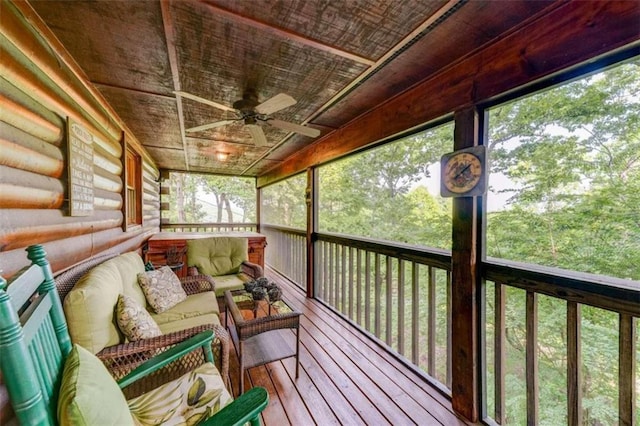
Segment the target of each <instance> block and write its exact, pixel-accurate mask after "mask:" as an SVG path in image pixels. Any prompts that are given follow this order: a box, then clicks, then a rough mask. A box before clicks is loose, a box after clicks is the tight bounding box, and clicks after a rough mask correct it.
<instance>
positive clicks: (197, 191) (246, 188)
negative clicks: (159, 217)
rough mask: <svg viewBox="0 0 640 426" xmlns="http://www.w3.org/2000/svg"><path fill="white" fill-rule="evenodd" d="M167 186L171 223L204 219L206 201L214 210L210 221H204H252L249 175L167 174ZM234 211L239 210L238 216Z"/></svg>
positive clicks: (253, 200)
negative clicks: (168, 175)
mask: <svg viewBox="0 0 640 426" xmlns="http://www.w3.org/2000/svg"><path fill="white" fill-rule="evenodd" d="M168 185H169V188H170V195H169V203H170V213H169V220H170V222H172V223H202V222H203V221H205V220H206V218H207V209H206V204H213V210H214V212H215V213H214V217H213V220H212V219H208V221H213V222H217V223H238V222H255V220H256V217H255V212H256V189H255V180H254V179H252V178H242V177H236V176H216V175H201V174H192V173H171V175H170V179H169V181H168ZM207 195H208V196H207ZM208 200H211V201H212V202H209V201H208ZM234 211H236V212H238V211H239V212H241V214H240V216H238V214H234Z"/></svg>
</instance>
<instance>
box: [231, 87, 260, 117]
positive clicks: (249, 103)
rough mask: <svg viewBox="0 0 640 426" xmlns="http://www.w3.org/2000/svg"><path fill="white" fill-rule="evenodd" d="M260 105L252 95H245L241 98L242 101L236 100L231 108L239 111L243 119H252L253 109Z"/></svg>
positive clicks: (254, 113)
mask: <svg viewBox="0 0 640 426" xmlns="http://www.w3.org/2000/svg"><path fill="white" fill-rule="evenodd" d="M258 105H260V102H258V97H257V96H256V95H255V94H253V93H245V94H244V95H243V96H242V99H240V100H237V101H235V102H234V103H233V107H234V108H235V109H237V110H238V111H240V112H241V113H242V115H243V116H244V117H247V116H249V117H253V116H256V115H257V113H256V112H255V110H254V109H255V107H256V106H258Z"/></svg>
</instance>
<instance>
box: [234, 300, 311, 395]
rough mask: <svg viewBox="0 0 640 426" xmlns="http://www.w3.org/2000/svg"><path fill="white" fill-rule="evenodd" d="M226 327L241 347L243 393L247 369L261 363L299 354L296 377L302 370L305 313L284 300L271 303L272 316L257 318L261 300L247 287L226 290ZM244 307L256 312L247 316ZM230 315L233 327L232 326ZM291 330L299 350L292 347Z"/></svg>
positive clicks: (241, 391)
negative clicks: (301, 323) (301, 352)
mask: <svg viewBox="0 0 640 426" xmlns="http://www.w3.org/2000/svg"><path fill="white" fill-rule="evenodd" d="M224 297H225V302H226V303H225V305H226V306H225V320H224V321H225V326H226V327H227V328H228V329H229V334H230V335H231V340H232V341H233V344H234V345H235V347H236V348H237V350H238V358H239V362H240V393H243V392H244V372H245V370H246V369H248V368H251V367H256V366H258V365H263V364H268V363H270V362H273V361H278V360H281V359H284V358H289V357H293V356H295V357H296V378H298V375H299V372H300V315H301V313H300V312H299V311H297V310H296V309H295V308H293V307H292V306H291V305H290V304H289V303H287V302H286V301H284V300H279V301H277V302H274V303H272V304H271V306H270V308H271V309H270V310H269V313H270V315H266V316H259V317H257V318H256V317H255V312H256V310H257V306H256V304H257V303H260V302H255V301H254V300H253V298H252V297H251V294H250V293H247V292H246V291H244V290H236V291H231V290H227V291H225V292H224ZM242 310H250V311H252V312H253V313H254V318H253V319H248V320H247V319H245V318H244V317H243V315H242ZM229 315H231V317H232V318H233V327H229ZM287 329H295V330H296V337H295V342H296V343H295V349H294V348H292V347H291V344H290V340H291V335H290V333H287Z"/></svg>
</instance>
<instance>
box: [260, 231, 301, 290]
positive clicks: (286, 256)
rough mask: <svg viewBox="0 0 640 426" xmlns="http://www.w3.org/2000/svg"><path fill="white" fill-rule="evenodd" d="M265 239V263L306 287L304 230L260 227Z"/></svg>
mask: <svg viewBox="0 0 640 426" xmlns="http://www.w3.org/2000/svg"><path fill="white" fill-rule="evenodd" d="M260 233H262V234H263V235H265V236H266V237H267V247H266V248H265V262H266V263H267V264H268V265H269V266H270V267H272V268H273V269H275V270H276V271H278V272H279V273H280V274H282V275H284V276H285V277H287V278H288V279H289V280H290V281H292V282H293V283H295V284H296V285H298V286H300V287H301V288H303V289H304V288H306V287H307V233H306V231H305V230H304V229H296V228H289V227H285V226H277V225H265V224H261V225H260Z"/></svg>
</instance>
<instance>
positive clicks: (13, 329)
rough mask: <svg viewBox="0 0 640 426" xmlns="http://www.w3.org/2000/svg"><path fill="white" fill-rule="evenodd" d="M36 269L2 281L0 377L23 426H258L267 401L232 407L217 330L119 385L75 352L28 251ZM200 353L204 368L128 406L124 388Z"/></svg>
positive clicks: (40, 264)
mask: <svg viewBox="0 0 640 426" xmlns="http://www.w3.org/2000/svg"><path fill="white" fill-rule="evenodd" d="M27 252H28V255H27V257H28V258H29V260H31V262H32V264H31V266H29V267H27V268H24V269H23V270H21V271H20V272H19V273H18V274H16V276H15V277H13V278H12V279H11V281H10V282H9V283H7V281H6V280H5V279H4V278H2V277H0V371H1V372H2V376H3V380H4V382H5V384H6V387H7V391H8V393H9V399H10V402H11V406H12V408H13V411H14V413H15V415H16V418H17V420H18V422H19V423H20V424H25V425H27V424H28V425H55V424H63V425H66V424H73V425H76V424H87V425H107V424H112V425H123V424H160V423H166V424H206V425H209V424H215V425H241V424H245V423H247V422H250V423H251V424H252V425H254V426H256V425H259V424H260V413H261V412H262V410H264V408H265V407H266V406H267V404H268V402H269V397H268V395H267V392H266V390H265V389H264V388H261V387H255V388H253V389H251V390H250V391H248V392H246V393H244V394H243V395H241V396H240V397H239V398H238V399H236V400H235V401H232V402H229V401H231V397H230V395H229V394H228V392H227V390H226V389H225V388H224V385H223V384H222V379H221V377H220V374H219V373H218V371H217V370H216V368H215V366H214V365H213V354H212V352H211V340H212V339H213V332H212V331H210V330H209V331H205V332H203V333H200V334H198V335H196V336H194V337H192V338H191V339H188V340H186V341H184V342H182V343H180V344H178V345H176V346H174V347H172V348H170V349H168V350H166V351H164V352H162V353H160V354H159V355H157V356H155V357H153V358H151V359H150V360H148V361H147V362H145V363H143V364H141V365H140V366H139V367H138V368H136V369H135V370H133V371H132V372H131V373H130V374H128V375H127V376H125V377H124V378H122V379H120V380H119V381H118V382H117V383H116V381H115V380H114V379H113V378H112V376H111V375H110V374H109V373H108V372H107V370H106V368H105V367H104V365H103V364H102V363H101V362H100V360H98V359H97V358H96V357H95V356H94V355H93V354H91V353H90V352H89V351H86V350H84V349H83V348H82V347H80V346H78V345H73V344H72V343H71V340H70V338H69V333H68V331H67V325H66V321H65V318H64V314H63V310H62V307H61V304H60V299H59V296H58V293H57V291H56V289H55V285H54V280H53V275H52V273H51V268H50V266H49V262H48V261H47V260H46V254H45V252H44V250H43V248H42V247H41V246H39V245H35V246H30V247H29V248H27ZM200 349H202V350H203V351H204V353H205V359H207V361H208V362H207V363H204V364H202V365H201V366H200V367H198V368H196V369H195V370H193V371H192V372H190V373H187V374H186V375H185V376H183V377H181V378H179V379H177V380H174V381H172V382H169V383H167V384H165V385H163V386H161V387H160V388H158V389H155V390H152V391H151V392H148V393H146V394H143V395H141V396H139V397H137V398H134V399H132V400H129V401H126V400H125V398H124V395H123V394H122V391H121V389H122V388H124V387H126V386H128V385H129V384H131V383H132V382H134V381H135V380H137V379H139V378H142V377H144V376H145V375H146V374H149V373H152V372H154V371H156V370H158V369H159V368H162V367H163V366H166V365H167V364H168V363H170V362H173V361H175V360H176V359H178V358H179V357H181V356H183V355H185V354H187V353H189V352H191V351H193V350H200Z"/></svg>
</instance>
